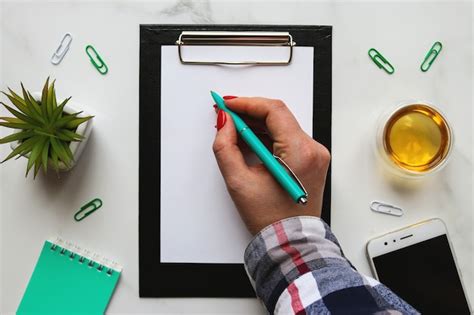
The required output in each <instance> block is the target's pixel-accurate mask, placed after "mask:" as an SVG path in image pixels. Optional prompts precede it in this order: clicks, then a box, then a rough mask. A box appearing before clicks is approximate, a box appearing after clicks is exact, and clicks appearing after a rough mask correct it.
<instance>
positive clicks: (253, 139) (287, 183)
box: [211, 91, 308, 205]
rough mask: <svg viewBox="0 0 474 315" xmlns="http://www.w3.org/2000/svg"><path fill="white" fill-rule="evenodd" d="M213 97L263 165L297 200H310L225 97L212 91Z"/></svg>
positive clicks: (303, 202) (304, 202) (304, 201)
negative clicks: (227, 104) (228, 105)
mask: <svg viewBox="0 0 474 315" xmlns="http://www.w3.org/2000/svg"><path fill="white" fill-rule="evenodd" d="M211 95H212V98H213V99H214V101H215V102H216V105H217V107H218V108H219V109H222V110H223V111H225V112H226V113H228V114H229V115H230V116H231V117H232V119H233V121H234V125H235V129H237V133H238V134H240V136H241V137H242V139H244V141H245V142H246V143H247V144H248V146H249V147H250V148H251V149H252V151H253V152H254V153H255V154H256V155H257V156H258V157H259V159H260V160H261V161H262V163H263V165H265V167H266V168H267V169H268V171H269V172H270V173H271V174H272V175H273V177H274V178H275V179H276V180H277V181H278V182H279V183H280V185H281V186H282V187H283V188H284V189H285V190H286V191H287V192H288V193H289V194H290V196H291V198H293V200H294V201H295V202H298V203H300V204H303V205H304V204H306V203H307V202H308V199H307V198H308V194H307V193H306V192H305V191H304V189H303V187H302V186H301V185H299V183H298V182H297V181H296V180H295V179H294V178H293V177H292V176H291V175H290V174H289V173H288V172H287V171H286V169H285V168H284V167H283V166H282V165H281V164H280V162H278V160H277V159H276V158H275V156H273V154H272V153H271V152H270V151H269V150H268V149H267V147H265V145H264V144H263V143H262V141H260V139H259V138H258V137H257V136H256V135H255V133H253V131H252V130H251V129H250V128H249V126H247V124H246V123H245V122H244V121H243V120H242V118H240V117H239V116H238V115H237V114H236V113H234V112H233V111H231V110H230V109H229V108H227V106H225V103H224V99H223V98H222V97H221V96H220V95H219V94H217V93H216V92H213V91H211Z"/></svg>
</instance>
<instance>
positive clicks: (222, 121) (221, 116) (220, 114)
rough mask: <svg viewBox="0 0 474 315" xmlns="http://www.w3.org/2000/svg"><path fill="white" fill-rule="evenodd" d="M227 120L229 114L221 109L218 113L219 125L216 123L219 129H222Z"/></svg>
mask: <svg viewBox="0 0 474 315" xmlns="http://www.w3.org/2000/svg"><path fill="white" fill-rule="evenodd" d="M226 120H227V116H226V114H225V112H224V111H223V110H222V109H219V112H218V113H217V125H216V128H217V130H221V128H222V127H224V125H225V121H226Z"/></svg>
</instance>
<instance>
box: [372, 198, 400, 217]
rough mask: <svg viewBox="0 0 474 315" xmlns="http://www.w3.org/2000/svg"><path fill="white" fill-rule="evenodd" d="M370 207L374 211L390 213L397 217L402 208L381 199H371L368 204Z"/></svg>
mask: <svg viewBox="0 0 474 315" xmlns="http://www.w3.org/2000/svg"><path fill="white" fill-rule="evenodd" d="M370 209H371V210H372V211H375V212H380V213H384V214H390V215H394V216H397V217H401V216H402V215H403V209H402V208H400V207H397V206H394V205H391V204H389V203H385V202H381V201H372V203H371V204H370Z"/></svg>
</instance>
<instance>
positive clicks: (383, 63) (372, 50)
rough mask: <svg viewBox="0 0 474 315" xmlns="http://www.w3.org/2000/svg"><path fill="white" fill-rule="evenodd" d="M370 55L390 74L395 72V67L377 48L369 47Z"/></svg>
mask: <svg viewBox="0 0 474 315" xmlns="http://www.w3.org/2000/svg"><path fill="white" fill-rule="evenodd" d="M368 53H369V57H370V59H372V61H373V62H374V63H375V64H376V65H377V66H378V67H379V68H381V69H383V70H385V72H387V73H388V74H393V73H394V72H395V68H394V67H393V66H392V65H391V64H390V62H388V60H387V59H385V57H384V56H382V54H381V53H379V52H378V51H377V50H376V49H375V48H370V49H369V52H368Z"/></svg>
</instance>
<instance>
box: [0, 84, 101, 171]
mask: <svg viewBox="0 0 474 315" xmlns="http://www.w3.org/2000/svg"><path fill="white" fill-rule="evenodd" d="M54 83H55V81H53V82H52V83H51V84H50V83H49V77H48V79H47V80H46V83H45V85H44V87H43V91H42V94H41V101H39V102H37V101H36V100H35V98H34V97H33V96H32V95H31V93H30V92H29V91H27V90H26V89H25V87H24V86H23V83H22V84H21V89H22V94H23V97H21V96H19V95H18V94H17V93H15V92H14V91H13V90H12V89H10V88H8V90H9V91H10V93H9V94H8V93H6V92H2V93H3V94H4V95H5V96H6V97H8V99H9V100H10V102H11V103H12V104H13V106H14V107H15V108H16V109H15V108H13V107H12V106H8V105H7V104H5V103H3V102H0V103H1V104H2V105H3V106H4V107H5V108H6V109H7V110H8V111H9V112H10V113H11V114H12V115H13V116H14V117H0V126H4V127H7V128H13V129H18V132H15V133H13V134H11V135H9V136H6V137H4V138H1V139H0V144H3V143H8V142H14V141H18V142H19V145H18V146H17V147H16V148H15V149H14V150H13V151H12V152H11V153H10V154H9V155H8V156H7V157H6V158H5V159H4V160H3V161H2V163H3V162H5V161H8V160H9V159H11V158H13V157H15V156H17V157H20V156H25V157H28V164H27V167H26V176H28V173H29V171H30V170H31V168H32V167H33V166H34V177H36V175H37V174H38V171H39V170H40V168H41V167H42V168H43V170H44V172H45V173H46V172H47V171H48V164H49V162H51V166H52V167H53V169H55V170H56V171H59V163H60V162H62V163H64V165H66V167H68V168H69V167H70V166H71V162H72V161H73V155H72V152H71V150H70V148H69V144H70V143H71V142H72V141H82V139H83V136H81V135H79V134H77V133H76V130H77V127H78V126H79V125H81V124H82V123H85V122H86V121H88V120H89V119H91V118H92V116H87V117H78V116H79V115H80V114H81V113H82V112H78V113H73V114H67V113H65V112H64V106H66V104H67V102H68V101H69V100H70V99H71V97H69V98H66V99H65V100H64V101H62V102H61V103H59V104H58V101H57V99H56V92H55V89H54Z"/></svg>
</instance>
